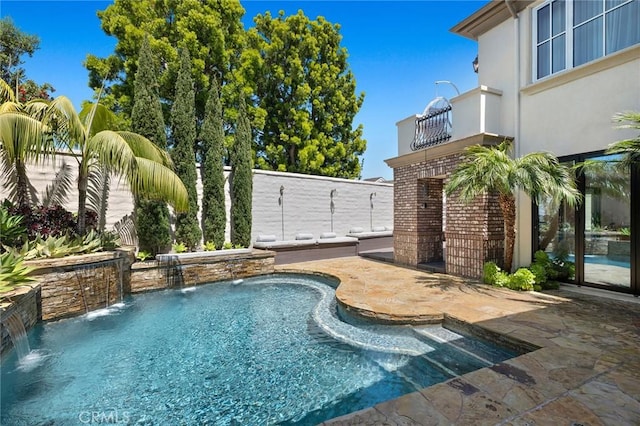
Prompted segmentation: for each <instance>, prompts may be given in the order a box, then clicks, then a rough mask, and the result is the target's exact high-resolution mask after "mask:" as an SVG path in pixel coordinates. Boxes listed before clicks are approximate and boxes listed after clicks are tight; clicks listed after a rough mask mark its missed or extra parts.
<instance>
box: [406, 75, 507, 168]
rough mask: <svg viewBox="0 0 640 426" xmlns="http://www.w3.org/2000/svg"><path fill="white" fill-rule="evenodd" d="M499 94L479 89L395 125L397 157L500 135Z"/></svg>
mask: <svg viewBox="0 0 640 426" xmlns="http://www.w3.org/2000/svg"><path fill="white" fill-rule="evenodd" d="M501 99H502V92H501V91H500V90H496V89H492V88H489V87H487V86H480V87H477V88H475V89H473V90H470V91H468V92H465V93H463V94H461V95H458V96H456V97H455V98H453V99H451V102H450V106H449V107H446V106H444V105H438V106H437V107H436V108H432V109H429V108H428V111H425V112H426V113H425V114H424V115H412V116H409V117H407V118H405V119H404V120H401V121H399V122H398V123H396V126H397V127H398V156H401V155H404V154H409V153H411V152H414V151H418V150H422V149H426V148H430V147H433V146H436V145H442V144H445V143H447V142H453V141H457V140H461V139H465V138H467V137H470V136H474V135H478V134H496V135H499V134H501V120H500V117H501V113H502V111H501Z"/></svg>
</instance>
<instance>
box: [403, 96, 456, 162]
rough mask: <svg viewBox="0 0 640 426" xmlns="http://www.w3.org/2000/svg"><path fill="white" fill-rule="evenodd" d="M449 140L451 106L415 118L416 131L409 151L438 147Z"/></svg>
mask: <svg viewBox="0 0 640 426" xmlns="http://www.w3.org/2000/svg"><path fill="white" fill-rule="evenodd" d="M449 139H451V105H447V106H445V107H443V108H437V109H431V110H429V111H428V112H427V114H424V115H420V116H418V117H417V118H416V130H415V134H414V136H413V141H411V150H412V151H417V150H419V149H424V148H428V147H430V146H434V145H439V144H441V143H444V142H447V141H448V140H449Z"/></svg>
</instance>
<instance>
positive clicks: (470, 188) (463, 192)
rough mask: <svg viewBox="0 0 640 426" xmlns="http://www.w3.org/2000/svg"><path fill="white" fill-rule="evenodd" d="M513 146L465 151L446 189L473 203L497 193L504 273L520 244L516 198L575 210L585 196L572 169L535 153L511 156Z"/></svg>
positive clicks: (545, 154)
mask: <svg viewBox="0 0 640 426" xmlns="http://www.w3.org/2000/svg"><path fill="white" fill-rule="evenodd" d="M510 147H511V143H510V142H509V141H504V142H502V143H501V144H499V145H497V146H481V145H473V146H470V147H468V148H466V149H465V151H464V154H463V156H462V161H461V162H460V164H459V165H458V167H457V168H456V169H455V170H454V171H453V173H452V174H451V176H450V178H449V182H448V183H447V184H446V186H445V192H446V193H447V195H448V196H451V195H456V196H458V197H459V198H460V200H462V201H464V202H469V201H472V200H473V199H475V198H476V197H478V196H481V195H483V194H486V193H497V195H498V203H499V205H500V210H501V211H502V217H503V219H504V230H505V250H504V269H505V270H506V271H507V272H509V271H511V267H512V264H513V250H514V247H515V240H516V198H515V192H516V191H517V190H521V191H523V192H524V193H526V194H527V195H528V196H529V197H531V198H532V199H533V200H535V201H536V202H538V203H539V202H542V201H543V200H549V199H551V200H552V202H553V203H554V204H556V205H559V203H560V200H564V201H566V202H567V204H568V205H570V206H574V205H576V204H577V203H578V202H580V199H581V195H580V192H579V191H578V190H577V189H576V184H575V179H574V177H573V174H572V171H571V169H570V168H568V167H565V166H564V165H562V164H560V163H559V162H558V159H557V158H556V157H554V156H553V155H552V154H550V153H546V152H533V153H530V154H527V155H525V156H523V157H521V158H516V159H514V158H511V156H510V155H509V151H510Z"/></svg>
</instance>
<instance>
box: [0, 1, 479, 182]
mask: <svg viewBox="0 0 640 426" xmlns="http://www.w3.org/2000/svg"><path fill="white" fill-rule="evenodd" d="M110 3H111V2H110V1H98V0H76V1H58V0H48V1H36V0H0V16H2V17H5V16H10V17H11V18H12V19H13V21H14V22H15V24H16V25H17V26H18V27H19V28H20V29H21V30H22V31H25V32H27V33H29V34H36V35H37V36H38V37H40V49H39V50H38V51H37V52H36V53H35V54H34V56H33V57H32V58H28V59H27V60H26V63H25V65H24V66H25V68H26V70H27V75H28V77H29V78H31V79H33V80H35V81H36V82H39V83H43V82H49V83H51V84H52V85H53V86H54V87H55V88H56V92H55V93H54V95H56V96H57V95H65V96H68V97H69V98H70V99H71V100H72V101H73V102H74V104H75V105H76V107H77V108H79V106H80V104H81V102H82V101H83V100H85V99H89V98H90V97H91V90H90V89H89V88H88V86H87V82H88V73H87V71H86V69H85V68H84V67H83V66H82V62H83V60H84V59H85V57H86V55H87V54H88V53H92V54H94V55H97V56H107V55H109V54H111V53H112V52H113V48H114V46H115V44H116V40H115V39H114V38H113V37H108V36H106V35H105V34H104V32H103V31H102V29H101V28H100V20H99V19H98V17H97V16H96V12H97V11H98V10H103V9H105V8H106V7H107V6H108V5H109V4H110ZM241 3H242V5H243V6H244V8H245V9H246V15H245V19H244V24H245V27H249V26H251V25H252V24H253V22H252V18H253V17H254V16H255V15H256V14H258V13H264V12H265V11H267V10H270V11H271V12H272V14H277V12H278V11H279V10H284V11H285V13H286V14H287V15H289V14H293V13H296V12H297V11H298V10H299V9H301V10H303V11H304V12H305V14H306V15H307V16H309V17H310V18H312V19H314V18H316V17H317V16H320V15H321V16H324V17H325V18H326V19H327V20H328V21H329V22H332V23H338V24H340V25H341V34H342V36H343V40H342V45H343V46H344V47H346V48H347V50H348V52H349V64H350V66H351V69H352V71H353V73H354V75H355V78H356V83H357V90H358V92H365V100H364V104H363V106H362V109H361V110H360V113H359V114H358V115H357V116H356V120H355V123H354V124H355V125H357V124H359V123H362V124H363V125H364V137H365V139H367V151H366V153H365V154H364V169H363V173H362V177H363V178H367V177H374V176H382V177H385V178H387V179H391V178H392V177H393V171H392V170H391V169H390V168H389V167H387V165H386V164H385V163H384V160H385V159H387V158H392V157H395V156H396V155H397V136H396V125H395V123H396V122H398V121H399V120H402V119H403V118H406V117H408V116H410V115H412V114H416V113H421V112H422V111H423V110H424V107H425V106H426V105H427V104H428V103H429V101H430V100H431V99H433V98H434V97H435V96H436V92H437V94H438V95H441V96H445V97H452V96H454V95H455V91H454V90H453V88H451V87H450V86H448V85H440V86H439V87H438V88H437V89H436V85H435V84H434V82H435V81H436V80H449V81H451V82H453V83H454V84H455V85H456V86H457V87H458V88H459V89H460V91H461V92H465V91H467V90H470V89H472V88H473V87H475V86H476V85H477V77H476V74H474V73H473V69H472V66H471V61H473V59H474V58H475V56H476V53H477V45H476V43H475V42H473V41H471V40H467V39H465V38H463V37H460V36H458V35H455V34H452V33H450V32H449V29H450V28H451V27H452V26H453V25H455V24H456V23H458V22H459V21H461V20H462V19H464V18H466V17H467V16H469V15H470V14H472V13H473V12H475V11H476V10H478V9H479V8H480V7H482V6H483V5H484V4H485V3H486V1H484V0H473V1H465V0H445V1H415V0H414V1H365V0H360V1H299V0H298V1H296V0H289V1H282V0H281V1H261V0H260V1H259V0H253V1H246V0H244V1H243V0H241Z"/></svg>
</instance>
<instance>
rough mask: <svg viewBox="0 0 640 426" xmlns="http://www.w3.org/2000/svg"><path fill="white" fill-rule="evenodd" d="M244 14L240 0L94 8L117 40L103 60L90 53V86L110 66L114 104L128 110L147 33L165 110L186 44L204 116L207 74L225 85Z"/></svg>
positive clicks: (153, 0) (124, 2)
mask: <svg viewBox="0 0 640 426" xmlns="http://www.w3.org/2000/svg"><path fill="white" fill-rule="evenodd" d="M243 15H244V9H243V8H242V6H241V5H240V1H239V0H224V1H219V0H181V1H176V0H138V1H130V0H115V1H114V2H113V3H112V4H110V5H109V6H108V7H107V8H106V9H105V10H103V11H101V12H98V17H99V18H100V20H101V24H102V29H103V30H104V31H105V33H106V34H108V35H110V36H114V37H115V38H116V39H117V40H118V42H117V44H116V47H115V52H114V53H113V55H111V56H109V57H107V58H98V57H96V56H93V55H88V57H87V60H86V62H85V66H86V67H87V68H88V69H89V71H90V85H91V87H94V88H98V87H100V85H101V81H102V78H103V77H104V75H105V71H107V70H108V71H109V75H111V76H113V77H114V80H113V85H111V87H110V90H111V92H110V93H111V94H112V95H113V101H114V104H115V105H117V107H118V108H121V109H122V110H123V111H124V112H125V114H129V112H130V111H131V108H132V99H133V91H134V90H133V86H134V79H133V76H134V75H136V71H137V67H138V64H137V58H138V52H139V50H140V46H141V43H142V40H143V39H144V38H145V36H147V37H148V38H149V43H150V45H151V48H152V49H153V51H154V52H155V53H156V57H157V58H158V59H159V63H160V67H161V69H163V70H164V72H163V73H162V74H161V75H160V76H159V81H158V82H159V89H160V90H159V93H160V98H161V99H162V100H163V101H164V102H167V106H168V107H169V108H168V109H167V110H166V111H165V112H168V111H169V109H170V106H171V103H172V100H173V96H174V90H175V81H176V76H177V74H178V69H179V67H180V61H179V58H178V47H179V46H180V47H182V46H184V47H185V48H187V49H189V52H190V54H191V59H192V77H193V79H194V83H195V90H196V94H197V97H196V111H197V116H198V119H202V117H203V115H204V105H205V102H206V88H207V87H209V81H208V79H209V76H211V75H217V76H218V78H219V79H220V81H221V82H223V83H227V82H228V81H230V80H231V72H232V70H233V69H235V68H237V67H238V64H239V58H240V52H241V51H242V46H243V44H244V35H245V31H244V28H243V25H242V22H241V18H242V16H243ZM223 83H221V84H223Z"/></svg>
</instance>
